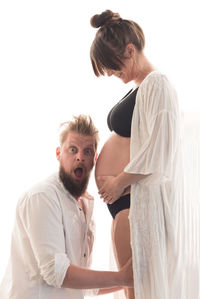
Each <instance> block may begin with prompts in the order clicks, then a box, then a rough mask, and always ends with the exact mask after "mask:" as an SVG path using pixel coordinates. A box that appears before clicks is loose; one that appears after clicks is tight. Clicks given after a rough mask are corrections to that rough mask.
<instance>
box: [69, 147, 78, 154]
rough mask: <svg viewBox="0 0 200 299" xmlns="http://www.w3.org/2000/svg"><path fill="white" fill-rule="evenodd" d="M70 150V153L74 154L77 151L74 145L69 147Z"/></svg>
mask: <svg viewBox="0 0 200 299" xmlns="http://www.w3.org/2000/svg"><path fill="white" fill-rule="evenodd" d="M69 151H70V153H72V154H74V153H76V152H77V150H76V148H75V147H73V146H72V147H70V148H69Z"/></svg>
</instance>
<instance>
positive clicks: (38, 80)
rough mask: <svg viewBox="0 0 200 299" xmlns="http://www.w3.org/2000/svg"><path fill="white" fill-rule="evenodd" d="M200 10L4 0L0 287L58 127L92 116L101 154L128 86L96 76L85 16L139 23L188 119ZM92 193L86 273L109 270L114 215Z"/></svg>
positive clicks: (182, 4) (190, 5) (171, 0)
mask: <svg viewBox="0 0 200 299" xmlns="http://www.w3.org/2000/svg"><path fill="white" fill-rule="evenodd" d="M197 2H198V1H197V0H196V1H195V0H190V1H184V0H180V1H179V0H168V1H162V0H151V1H149V0H140V1H130V0H128V1H126V0H124V1H119V2H118V1H116V0H111V1H109V0H101V1H96V0H91V1H81V0H80V1H61V0H56V1H55V0H48V1H47V0H40V1H38V0H35V1H30V0H24V1H23V0H18V1H14V0H9V1H8V0H1V2H0V138H1V146H0V175H1V201H0V236H1V247H0V280H1V278H2V276H3V273H4V270H5V267H6V263H7V259H8V256H9V246H10V238H11V231H12V226H13V221H14V213H15V207H16V203H17V200H18V198H19V196H20V194H21V193H23V192H24V191H25V190H26V189H27V188H28V187H29V186H31V185H32V184H33V183H35V182H37V181H39V180H40V179H42V178H44V177H46V176H48V175H49V174H51V173H52V172H53V171H54V170H56V169H57V161H56V158H55V148H56V146H57V129H58V126H59V124H60V123H61V122H63V121H65V120H69V119H71V118H72V116H73V115H78V114H80V113H84V114H90V115H91V116H92V118H93V120H94V122H95V125H96V126H97V127H98V128H99V132H100V138H101V142H100V146H99V150H100V148H101V146H102V144H103V142H104V141H105V140H106V138H107V137H108V136H109V131H108V128H107V125H106V118H107V114H108V112H109V110H110V108H111V107H112V106H113V105H114V104H115V103H116V101H118V100H120V99H121V97H122V96H123V95H124V94H125V93H126V92H127V91H128V90H129V89H130V88H131V87H132V85H131V84H130V83H129V84H128V85H124V84H123V83H121V82H120V81H119V79H116V78H107V77H105V78H96V77H95V75H94V74H93V71H92V67H91V64H90V59H89V49H90V45H91V42H92V40H93V38H94V35H95V32H96V30H95V29H93V28H92V27H91V26H90V22H89V21H90V17H91V16H92V15H94V14H95V13H101V12H102V11H103V10H105V9H111V10H113V11H116V12H119V13H120V14H121V16H122V17H123V18H130V19H133V20H135V21H136V22H138V23H139V24H140V25H141V27H142V28H143V30H144V33H145V36H146V50H145V53H146V56H147V57H148V58H149V60H150V61H151V62H152V64H154V66H155V67H157V68H158V69H159V70H161V71H163V72H165V73H166V74H167V76H168V77H169V78H170V79H171V81H172V82H173V84H174V85H175V87H176V90H177V92H178V95H179V99H180V105H181V108H182V110H183V111H186V112H190V111H194V110H197V109H199V108H200V96H199V70H200V61H199V53H200V42H199V28H200V20H199V8H198V6H197V5H198V3H197ZM90 192H91V193H93V194H94V196H95V211H94V216H95V218H96V224H97V236H96V244H95V250H94V263H93V268H95V269H108V268H109V254H110V224H111V216H110V215H109V213H108V211H107V208H106V206H105V205H104V204H103V203H102V202H101V200H100V198H99V197H98V194H97V191H96V188H95V184H94V180H93V179H92V180H91V183H90ZM99 298H100V297H99ZM103 298H112V295H106V296H104V297H103Z"/></svg>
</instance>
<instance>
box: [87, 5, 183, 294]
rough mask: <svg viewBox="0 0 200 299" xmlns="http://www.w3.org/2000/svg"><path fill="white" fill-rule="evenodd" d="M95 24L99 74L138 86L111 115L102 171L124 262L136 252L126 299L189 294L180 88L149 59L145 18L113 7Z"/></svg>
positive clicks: (98, 172) (94, 51)
mask: <svg viewBox="0 0 200 299" xmlns="http://www.w3.org/2000/svg"><path fill="white" fill-rule="evenodd" d="M91 25H92V26H93V27H95V28H99V29H98V31H97V33H96V36H95V38H94V41H93V43H92V46H91V54H90V55H91V62H92V66H93V70H94V73H95V75H96V76H100V75H104V74H107V75H108V76H111V75H114V76H116V77H118V78H120V79H121V80H122V81H123V82H124V83H128V82H130V81H134V82H135V84H136V88H135V90H131V91H130V92H129V94H128V95H126V96H125V97H124V98H123V99H122V100H121V101H120V102H119V103H117V104H116V106H114V107H113V109H112V110H111V111H110V113H109V115H108V126H109V128H110V129H111V130H112V131H113V133H112V135H111V137H110V138H109V140H108V141H107V142H106V143H105V145H104V146H103V148H102V151H101V153H100V155H99V159H98V161H97V165H96V172H95V175H96V182H97V186H98V188H99V193H100V195H101V197H102V198H103V199H104V201H105V202H106V203H107V204H108V208H109V210H110V212H111V214H112V216H113V226H112V229H113V230H112V234H113V243H114V249H115V250H114V251H115V256H116V261H117V264H118V267H119V268H121V267H122V266H123V265H124V264H125V262H126V261H127V260H128V258H129V257H130V256H131V255H132V258H133V274H134V286H133V289H130V290H128V289H126V297H127V298H128V299H130V298H137V299H160V298H162V299H177V298H181V299H182V298H185V297H184V292H183V280H182V279H180V273H181V271H180V263H179V260H180V256H179V251H178V249H179V244H178V242H177V240H178V237H177V236H178V223H179V222H180V215H181V211H179V208H180V206H179V197H180V192H179V190H181V187H182V176H181V174H182V169H181V165H182V164H181V158H180V157H181V155H180V130H179V127H180V125H179V124H180V120H179V108H178V101H177V97H176V92H175V90H174V88H173V86H172V85H171V84H170V82H169V81H168V79H167V78H166V76H165V75H163V74H161V73H160V72H158V71H155V70H154V68H153V66H152V65H151V63H150V62H149V61H148V60H147V58H146V57H145V55H144V52H143V49H144V45H145V39H144V34H143V31H142V29H141V28H140V26H139V25H138V24H136V23H135V22H133V21H130V20H126V19H122V18H121V17H120V16H119V14H117V13H113V12H112V11H110V10H107V11H104V12H103V13H102V14H100V15H94V16H93V17H92V18H91ZM177 215H179V218H177ZM179 237H180V236H179ZM130 243H131V246H130ZM181 283H182V284H181Z"/></svg>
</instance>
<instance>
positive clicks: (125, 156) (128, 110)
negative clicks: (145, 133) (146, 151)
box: [95, 88, 138, 188]
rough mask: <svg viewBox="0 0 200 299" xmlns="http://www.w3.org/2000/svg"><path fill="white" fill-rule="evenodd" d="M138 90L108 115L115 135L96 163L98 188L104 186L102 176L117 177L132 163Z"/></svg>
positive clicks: (104, 147) (109, 123)
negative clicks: (131, 143) (133, 117)
mask: <svg viewBox="0 0 200 299" xmlns="http://www.w3.org/2000/svg"><path fill="white" fill-rule="evenodd" d="M137 90H138V88H137V89H135V90H130V91H129V93H128V94H127V95H125V97H124V98H123V99H122V100H121V101H119V103H117V104H116V105H115V106H114V107H113V109H112V110H111V111H110V113H109V114H108V127H109V128H110V130H111V131H113V133H112V134H111V136H110V137H109V139H108V140H107V141H106V143H105V144H104V146H103V148H102V150H101V152H100V154H99V158H98V160H97V163H96V169H95V178H96V183H97V187H98V188H100V187H101V186H102V183H103V180H102V176H117V175H118V174H119V173H120V172H122V171H123V169H124V167H125V166H126V165H127V164H128V163H129V161H130V153H129V152H130V134H131V121H132V115H133V109H134V105H135V99H136V94H137Z"/></svg>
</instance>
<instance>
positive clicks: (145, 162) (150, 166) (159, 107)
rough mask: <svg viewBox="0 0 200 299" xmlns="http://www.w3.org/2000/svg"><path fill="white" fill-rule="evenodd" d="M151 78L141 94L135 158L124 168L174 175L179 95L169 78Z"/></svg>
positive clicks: (133, 148) (134, 138)
mask: <svg viewBox="0 0 200 299" xmlns="http://www.w3.org/2000/svg"><path fill="white" fill-rule="evenodd" d="M151 81H152V82H151ZM151 81H150V82H148V84H147V86H144V87H143V90H142V92H141V95H140V98H139V100H140V103H139V105H138V111H137V113H136V121H135V120H133V127H132V136H131V138H132V140H131V155H130V156H131V159H130V163H129V164H128V165H127V166H126V168H125V169H124V171H125V172H128V173H140V174H159V175H162V176H165V177H167V178H170V177H171V175H172V171H173V159H174V156H175V152H176V149H177V142H178V139H177V132H178V122H177V108H176V97H175V93H174V90H173V89H172V88H171V87H170V85H169V83H168V82H166V80H165V79H164V80H163V79H162V78H156V80H155V78H153V79H152V80H151ZM134 121H135V122H134ZM132 151H133V152H132Z"/></svg>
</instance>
